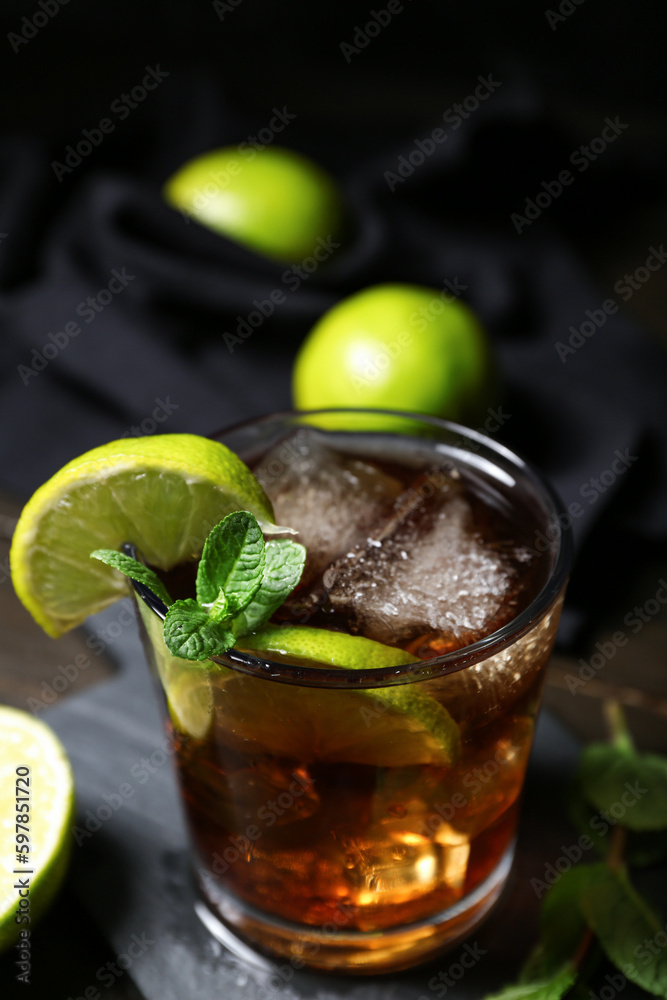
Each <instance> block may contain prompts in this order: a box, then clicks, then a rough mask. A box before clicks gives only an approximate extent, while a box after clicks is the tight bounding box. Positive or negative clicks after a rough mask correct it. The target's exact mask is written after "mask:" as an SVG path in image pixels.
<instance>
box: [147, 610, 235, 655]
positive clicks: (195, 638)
mask: <svg viewBox="0 0 667 1000" xmlns="http://www.w3.org/2000/svg"><path fill="white" fill-rule="evenodd" d="M164 642H165V645H166V647H167V649H168V650H169V652H170V653H172V654H173V655H174V656H181V657H182V658H183V659H184V660H207V659H208V658H209V656H220V655H221V654H222V653H226V652H227V650H228V649H231V647H232V646H233V645H234V636H233V635H232V633H231V632H228V631H227V630H226V629H225V628H224V627H223V626H222V625H218V624H217V623H216V622H214V621H211V619H210V618H209V616H208V614H207V613H206V611H204V609H203V608H200V607H199V605H198V604H197V602H196V601H194V600H193V599H192V598H191V597H188V598H187V600H185V601H174V603H173V604H172V606H171V607H170V608H169V611H168V612H167V617H166V618H165V620H164Z"/></svg>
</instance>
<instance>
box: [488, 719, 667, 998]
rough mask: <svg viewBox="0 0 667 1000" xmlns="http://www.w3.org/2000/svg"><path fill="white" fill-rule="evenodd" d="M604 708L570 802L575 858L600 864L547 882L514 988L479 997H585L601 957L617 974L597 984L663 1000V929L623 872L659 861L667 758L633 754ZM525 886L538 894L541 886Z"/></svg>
mask: <svg viewBox="0 0 667 1000" xmlns="http://www.w3.org/2000/svg"><path fill="white" fill-rule="evenodd" d="M609 709H610V711H609V714H610V717H611V720H612V729H613V740H612V743H593V744H591V745H589V746H588V747H586V749H585V750H584V752H583V755H582V758H581V762H580V766H579V769H578V772H577V775H576V779H575V783H574V788H573V792H572V797H571V802H570V814H571V818H572V820H573V822H574V824H575V826H576V827H578V829H579V831H580V833H581V836H580V837H579V845H581V848H582V853H583V851H585V850H590V851H593V850H595V851H597V853H598V854H599V855H600V856H601V857H602V858H603V859H604V860H602V861H598V862H594V863H592V864H581V865H578V866H576V867H570V868H569V870H566V871H565V872H564V873H563V874H562V875H561V876H560V877H559V878H558V880H557V881H556V882H554V884H553V886H552V887H551V888H550V889H549V891H548V893H547V894H546V895H545V899H544V903H543V904H542V911H541V915H540V937H539V943H538V944H537V945H536V947H535V948H534V949H533V951H532V952H531V954H530V955H529V956H528V959H527V961H526V962H525V963H524V966H523V968H522V970H521V972H520V974H519V981H518V983H516V984H515V985H512V986H508V987H506V988H505V989H504V990H503V991H502V992H500V993H496V994H494V995H493V997H488V998H487V1000H560V998H561V997H563V996H565V995H566V994H569V993H570V991H572V997H573V1000H575V998H577V997H581V998H585V997H587V996H588V995H589V992H590V991H589V990H588V989H584V987H585V985H586V984H587V983H588V981H589V980H590V979H591V977H592V976H593V975H594V974H595V972H596V970H597V968H598V966H599V964H600V962H601V960H602V959H603V958H604V957H606V958H607V959H608V960H609V961H611V962H612V963H613V964H614V965H615V966H616V969H617V970H618V971H617V972H616V971H615V972H614V973H613V974H612V975H611V976H610V975H607V977H606V980H607V982H609V983H612V982H613V984H614V987H613V988H614V990H615V992H616V993H618V992H620V991H621V990H622V989H623V988H624V987H625V985H626V984H627V982H628V981H630V982H633V983H636V984H637V985H638V986H641V987H642V988H643V989H645V990H647V991H648V992H649V993H652V994H654V995H655V996H659V997H667V946H666V945H665V927H666V924H665V921H664V919H663V918H661V917H660V916H658V914H656V913H655V911H654V909H653V907H652V905H651V903H650V902H648V901H647V900H646V899H644V898H643V897H642V896H641V895H640V894H639V893H638V892H637V890H636V889H635V887H634V886H633V885H632V883H631V881H630V876H629V873H628V866H629V865H635V866H643V865H651V864H655V863H657V862H658V861H661V860H664V859H665V858H666V857H667V758H665V757H661V756H658V755H657V754H639V753H637V751H636V750H635V748H634V745H633V743H632V740H631V739H630V735H629V733H628V730H627V727H626V725H625V720H624V718H623V714H622V712H621V709H620V706H619V705H617V704H616V703H613V704H611V705H610V706H609ZM585 838H586V839H585ZM531 884H532V885H533V888H534V889H536V891H538V894H540V893H541V892H542V891H546V889H547V886H546V884H545V883H543V882H542V881H541V880H538V879H532V880H531ZM591 995H593V994H591Z"/></svg>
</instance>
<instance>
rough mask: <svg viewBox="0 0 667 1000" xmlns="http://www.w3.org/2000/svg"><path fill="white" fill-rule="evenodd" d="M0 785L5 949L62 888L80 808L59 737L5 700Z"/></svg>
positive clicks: (1, 944) (1, 945)
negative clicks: (22, 887) (22, 889)
mask: <svg viewBox="0 0 667 1000" xmlns="http://www.w3.org/2000/svg"><path fill="white" fill-rule="evenodd" d="M0 788H2V790H3V791H2V794H1V795H0V835H1V836H0V840H1V841H2V844H3V845H4V848H5V852H4V858H3V864H2V865H0V951H3V950H4V949H5V948H8V947H10V946H11V945H12V944H13V943H14V942H15V941H17V940H18V939H19V935H20V932H21V930H23V929H27V930H30V929H31V927H32V926H33V924H34V923H35V921H36V920H37V919H38V918H39V916H40V915H41V914H42V913H43V912H44V911H45V910H46V908H47V907H48V905H49V903H50V902H51V900H52V898H53V897H54V896H55V894H56V892H57V891H58V888H59V886H60V884H61V882H62V880H63V878H64V876H65V872H66V870H67V862H68V860H69V854H70V849H71V845H72V838H71V836H70V835H69V829H70V826H71V823H72V818H73V811H74V778H73V777H72V769H71V767H70V763H69V760H68V759H67V755H66V754H65V750H64V749H63V747H62V745H61V743H60V741H59V740H58V738H57V736H56V735H55V733H54V732H53V730H52V729H51V728H50V727H49V726H47V725H46V724H45V723H44V722H42V721H41V720H39V719H35V718H34V717H33V716H32V715H29V714H28V713H27V712H21V711H19V710H18V709H15V708H9V707H8V706H6V705H0ZM26 806H27V808H26ZM17 809H19V810H20V811H18V812H17ZM17 824H19V825H18V826H17ZM26 831H27V832H26ZM19 834H21V835H22V836H21V838H19ZM26 846H27V848H28V850H27V851H26V850H24V848H25V847H26ZM19 855H20V856H21V857H25V858H27V862H25V863H23V862H21V861H20V860H19ZM26 880H27V881H28V883H29V884H28V886H27V888H28V896H27V897H26V896H25V893H23V896H24V898H27V899H28V900H29V909H24V910H23V911H22V910H21V906H23V907H25V906H26V904H25V903H23V904H21V902H20V900H21V897H20V896H19V889H17V888H16V885H17V884H18V883H19V882H25V881H26ZM22 912H25V913H28V914H29V922H21V923H17V922H16V919H15V918H16V915H17V913H18V914H19V916H20V915H21V913H22Z"/></svg>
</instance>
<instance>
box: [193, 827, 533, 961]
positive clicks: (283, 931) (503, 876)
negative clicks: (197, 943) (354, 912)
mask: <svg viewBox="0 0 667 1000" xmlns="http://www.w3.org/2000/svg"><path fill="white" fill-rule="evenodd" d="M514 846H515V845H514V843H512V844H511V845H510V846H509V848H508V849H507V851H506V852H505V854H504V855H503V856H502V858H501V859H500V861H499V863H498V864H497V865H496V867H495V868H494V870H493V871H492V872H491V874H490V875H489V876H488V877H487V878H486V879H485V880H484V882H482V883H481V885H479V886H478V887H477V888H476V889H475V890H474V892H471V893H469V895H467V896H465V897H464V898H463V899H461V900H459V901H458V903H456V904H455V905H454V906H451V907H449V908H448V909H446V910H443V911H442V912H441V913H437V914H435V916H433V917H431V918H430V919H429V920H422V921H419V922H418V923H414V924H405V925H403V926H402V927H396V928H393V929H391V930H381V931H372V932H364V931H346V930H345V929H344V928H340V929H338V930H336V931H331V930H328V929H326V930H325V929H322V928H318V927H313V926H310V925H306V924H295V923H289V922H287V921H283V920H280V919H278V918H275V917H271V916H270V915H269V914H266V913H263V912H262V911H260V910H257V909H255V908H254V907H252V906H249V905H248V904H246V903H244V902H242V901H241V900H239V899H237V898H236V897H235V896H232V895H231V894H229V893H223V892H221V893H220V896H219V898H218V899H216V903H215V906H216V909H215V910H214V909H213V904H212V903H211V902H208V901H206V902H199V903H197V904H196V906H195V910H196V913H197V916H198V917H199V918H200V920H201V921H202V923H203V924H204V925H205V926H206V928H207V929H208V930H209V932H210V933H211V934H212V935H213V936H214V937H215V938H217V940H218V941H220V942H221V943H222V944H223V945H225V947H226V948H228V949H229V950H230V951H231V952H233V953H234V954H235V955H236V956H237V957H238V958H240V959H242V960H243V961H245V962H249V963H250V964H253V965H255V966H259V967H261V968H264V969H270V968H271V966H270V965H269V964H268V963H266V962H265V961H262V959H261V958H260V955H266V956H268V957H269V958H272V959H274V960H275V959H287V960H288V962H289V965H290V966H291V967H292V968H293V969H301V968H308V969H319V970H322V971H326V972H339V973H352V974H355V975H364V974H367V975H375V974H378V973H382V972H397V971H399V970H401V969H408V968H410V967H412V966H414V965H419V964H420V963H422V962H427V961H428V960H429V959H431V958H434V957H435V956H436V955H439V954H441V953H442V952H443V951H445V950H447V949H449V948H453V947H454V946H456V945H457V944H459V943H460V942H461V941H463V940H464V939H465V938H466V937H468V935H469V934H471V933H472V931H473V930H475V928H476V927H478V926H479V925H480V924H481V923H482V921H483V920H484V919H485V918H486V917H487V916H488V914H489V912H490V910H491V908H492V907H493V905H494V904H495V903H496V902H497V900H498V899H499V897H500V894H501V892H502V890H503V888H504V886H505V883H506V882H507V879H508V876H509V873H510V869H511V867H512V861H513V859H514ZM248 945H250V948H249V947H248ZM251 949H256V951H257V952H259V953H260V955H257V954H256V952H255V951H253V950H251Z"/></svg>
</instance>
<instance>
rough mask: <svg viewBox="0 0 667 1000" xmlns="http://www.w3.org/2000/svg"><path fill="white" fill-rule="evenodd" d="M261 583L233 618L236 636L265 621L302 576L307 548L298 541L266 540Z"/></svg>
mask: <svg viewBox="0 0 667 1000" xmlns="http://www.w3.org/2000/svg"><path fill="white" fill-rule="evenodd" d="M265 552H266V556H265V558H266V561H265V565H264V576H263V577H262V585H261V587H260V588H259V590H258V591H257V593H256V594H255V596H254V598H253V599H252V601H251V602H250V604H249V605H248V606H247V608H246V609H245V611H244V612H242V613H241V614H239V616H238V617H237V618H236V619H235V620H234V623H233V628H234V634H235V635H236V636H242V635H247V633H248V632H252V631H253V630H254V629H256V628H259V627H260V625H264V623H265V622H267V621H268V620H269V618H270V617H271V615H272V614H273V612H274V611H276V610H277V608H279V607H280V605H281V604H282V603H283V601H284V600H285V598H286V597H287V596H288V595H289V594H291V593H292V591H293V590H294V588H295V587H296V585H297V583H298V582H299V580H300V579H301V574H302V573H303V567H304V563H305V561H306V550H305V548H304V546H303V545H300V544H299V543H298V542H292V541H290V540H289V539H286V538H283V539H276V540H274V541H270V542H267V543H266V550H265Z"/></svg>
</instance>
